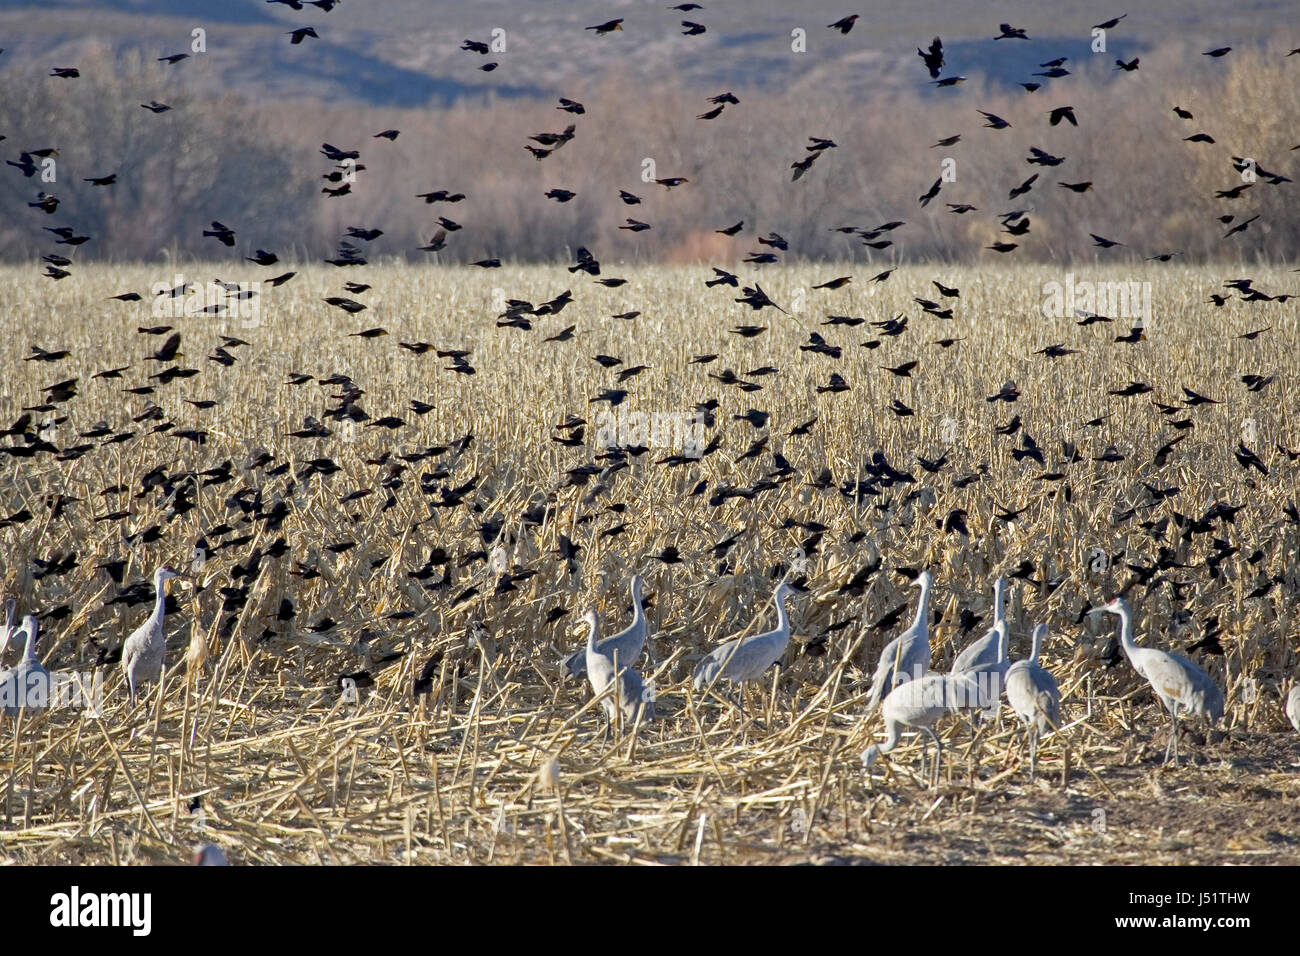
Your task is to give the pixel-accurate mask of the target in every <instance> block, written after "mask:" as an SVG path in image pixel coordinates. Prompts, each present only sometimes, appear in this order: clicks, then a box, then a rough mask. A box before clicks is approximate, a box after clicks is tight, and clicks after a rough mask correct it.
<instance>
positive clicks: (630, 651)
mask: <svg viewBox="0 0 1300 956" xmlns="http://www.w3.org/2000/svg"><path fill="white" fill-rule="evenodd" d="M644 583H645V581H644V579H643V578H642V577H641V575H639V574H635V575H633V576H632V584H631V586H630V588H629V590H630V591H631V592H632V623H631V624H629V625H628V626H627V628H626V630H622V631H619V632H618V633H617V634H611V635H610V636H609V637H606V638H604V639H602V640H601V642H600V645H599V650H600V653H601V654H603V655H605V656H606V657H611V658H612V657H613V655H614V651H616V650H617V651H618V660H619V663H620V664H626V665H628V666H629V667H630V666H631V665H633V664H635V663H636V662H637V660H638V659H639V658H640V657H641V651H642V649H643V648H644V647H645V639H646V636H647V635H648V633H649V628H647V627H646V620H645V610H644V609H643V608H642V607H641V586H642V585H643V584H644ZM586 655H587V652H586V650H584V649H583V648H579V649H578V650H576V651H574V652H573V653H572V654H570V655H569V656H568V657H566V658H565V659H564V668H565V670H566V671H568V673H569V676H570V677H573V678H576V679H578V680H581V679H582V678H583V676H585V675H586V673H587V656H586Z"/></svg>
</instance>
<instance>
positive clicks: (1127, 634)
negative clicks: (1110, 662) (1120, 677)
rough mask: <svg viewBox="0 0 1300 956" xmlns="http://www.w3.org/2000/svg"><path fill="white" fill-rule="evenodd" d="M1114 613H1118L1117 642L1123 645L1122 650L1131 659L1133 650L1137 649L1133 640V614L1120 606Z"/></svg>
mask: <svg viewBox="0 0 1300 956" xmlns="http://www.w3.org/2000/svg"><path fill="white" fill-rule="evenodd" d="M1116 613H1118V614H1119V642H1120V643H1121V644H1122V645H1124V652H1125V653H1126V654H1128V656H1129V660H1130V661H1131V660H1132V659H1133V652H1134V651H1136V650H1137V649H1138V646H1137V644H1135V643H1134V642H1133V616H1132V614H1131V613H1130V612H1129V609H1128V608H1121V609H1120V610H1119V611H1117V612H1116Z"/></svg>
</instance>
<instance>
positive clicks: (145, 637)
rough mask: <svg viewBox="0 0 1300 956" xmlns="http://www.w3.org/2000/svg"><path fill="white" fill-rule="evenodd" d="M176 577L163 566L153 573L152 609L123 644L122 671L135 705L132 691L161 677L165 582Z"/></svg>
mask: <svg viewBox="0 0 1300 956" xmlns="http://www.w3.org/2000/svg"><path fill="white" fill-rule="evenodd" d="M175 577H179V575H178V574H177V573H176V572H175V571H173V570H172V569H171V568H169V567H167V566H166V565H163V566H162V567H160V568H158V570H156V571H155V572H154V574H153V586H154V592H155V595H154V606H153V613H152V614H150V615H149V618H148V619H147V620H146V621H145V622H144V623H143V624H141V625H140V626H139V627H137V628H136V629H135V630H134V631H133V632H132V633H131V636H130V637H128V638H127V639H126V641H125V642H124V643H123V644H122V670H123V671H124V672H125V673H126V684H127V687H128V688H129V689H130V691H131V702H132V703H135V689H136V687H137V686H138V685H140V684H150V683H155V682H156V681H158V680H159V679H160V678H161V677H162V671H163V661H164V659H165V658H166V656H167V634H166V631H165V630H164V628H163V617H164V615H165V614H166V610H167V591H166V587H165V585H166V582H167V581H170V580H171V579H172V578H175Z"/></svg>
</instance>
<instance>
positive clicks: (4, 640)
mask: <svg viewBox="0 0 1300 956" xmlns="http://www.w3.org/2000/svg"><path fill="white" fill-rule="evenodd" d="M17 614H18V600H17V598H5V622H4V624H0V658H2V657H4V656H5V649H6V648H8V647H9V641H10V639H12V638H13V636H14V634H15V633H17V632H16V631H15V630H14V620H15V619H16V616H17Z"/></svg>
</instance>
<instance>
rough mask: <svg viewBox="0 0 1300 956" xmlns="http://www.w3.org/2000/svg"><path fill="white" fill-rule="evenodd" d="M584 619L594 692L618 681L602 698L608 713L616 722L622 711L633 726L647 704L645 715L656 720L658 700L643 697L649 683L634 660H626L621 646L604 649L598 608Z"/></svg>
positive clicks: (624, 717) (590, 681)
mask: <svg viewBox="0 0 1300 956" xmlns="http://www.w3.org/2000/svg"><path fill="white" fill-rule="evenodd" d="M583 620H584V621H586V622H587V626H588V628H589V630H588V632H587V644H586V646H585V647H584V648H583V651H582V653H583V657H584V658H585V660H586V664H587V667H586V672H587V681H588V683H590V684H591V691H592V693H593V694H602V693H604V692H605V689H606V688H607V687H609V685H610V684H611V683H615V682H616V686H615V688H614V690H613V692H612V693H611V694H610V695H609V696H607V697H604V698H602V699H601V702H600V708H601V710H603V711H604V712H605V717H606V718H608V720H609V722H610V723H611V724H612V723H614V717H615V714H616V713H617V714H620V715H621V716H622V719H623V724H624V726H627V727H630V726H632V725H633V723H635V721H636V714H637V710H638V708H640V707H642V706H644V707H645V714H644V719H645V720H653V719H654V703H653V702H651V701H643V700H642V697H643V696H644V689H645V683H644V682H643V681H642V680H641V675H640V674H638V673H637V672H636V671H635V670H634V669H633V668H632V666H631V665H630V664H626V665H625V664H624V663H623V659H622V654H621V653H620V652H619V650H618V648H613V649H611V650H610V651H609V652H608V653H607V652H605V651H604V650H602V649H601V646H600V645H601V643H603V642H601V641H599V640H598V637H599V632H600V618H599V617H598V616H597V614H596V611H595V609H594V608H593V609H592V610H590V611H588V612H587V613H586V614H585V615H584V616H583ZM615 668H617V671H616V670H615Z"/></svg>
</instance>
